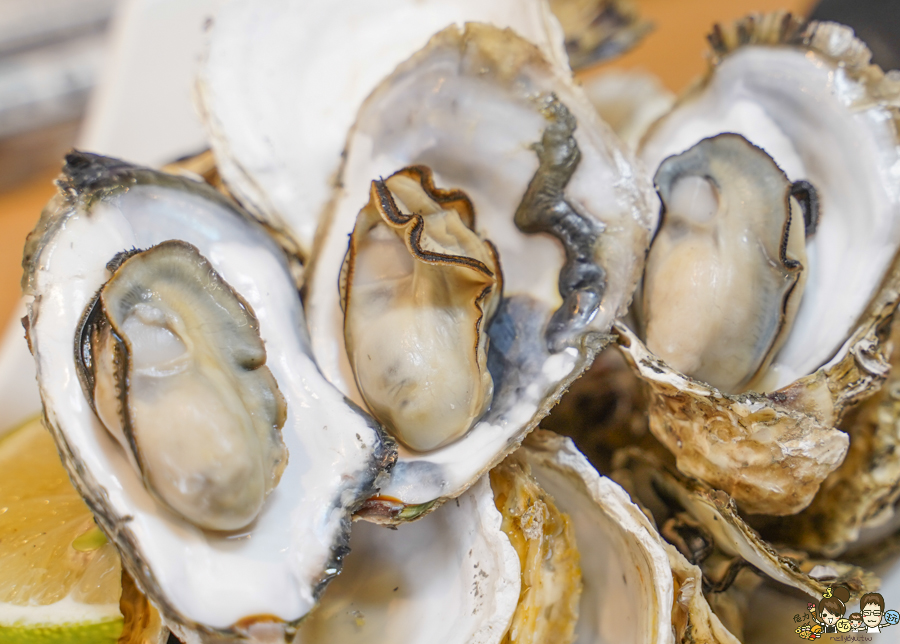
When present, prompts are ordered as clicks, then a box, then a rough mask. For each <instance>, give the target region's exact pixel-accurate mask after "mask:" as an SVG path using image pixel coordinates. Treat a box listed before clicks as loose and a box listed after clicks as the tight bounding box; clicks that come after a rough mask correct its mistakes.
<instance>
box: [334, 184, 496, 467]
mask: <svg viewBox="0 0 900 644" xmlns="http://www.w3.org/2000/svg"><path fill="white" fill-rule="evenodd" d="M407 210H409V211H411V214H407V213H406V212H405V211H407ZM474 225H475V213H474V210H473V207H472V203H471V202H470V201H469V200H468V199H467V198H466V196H465V195H464V194H462V193H457V192H452V191H443V190H437V189H436V188H435V187H434V183H433V182H432V178H431V171H430V170H428V169H427V168H424V167H412V168H406V169H404V170H400V171H399V172H396V173H394V174H393V175H391V176H390V177H388V178H387V179H385V180H383V181H382V180H375V181H373V182H372V188H371V191H370V195H369V203H368V204H367V205H366V207H365V208H363V210H362V211H361V212H360V214H359V218H358V219H357V220H356V225H355V226H354V228H353V233H352V234H351V235H350V247H349V249H348V250H347V255H346V257H345V258H344V267H343V269H342V279H341V310H342V311H343V312H344V341H345V342H344V343H345V346H346V347H347V354H348V357H349V359H350V366H351V367H352V369H353V374H354V376H355V377H356V385H357V387H358V388H359V392H360V395H361V396H362V397H363V398H364V399H365V401H366V405H367V406H368V408H369V409H370V410H372V413H373V414H374V415H375V417H376V418H377V419H378V420H379V421H381V422H382V423H383V424H384V425H385V426H386V427H387V428H388V429H389V431H390V432H391V434H392V435H394V436H395V437H397V438H398V439H400V440H401V441H403V443H404V444H405V445H407V446H408V447H410V448H411V449H413V450H418V451H428V450H432V449H435V448H437V447H441V446H443V445H446V444H447V443H449V442H452V441H453V440H455V439H457V438H459V437H460V436H462V435H463V434H465V433H466V432H467V431H468V430H469V428H470V427H471V426H472V423H473V422H474V421H475V420H476V419H477V418H479V417H480V416H481V415H482V414H483V413H484V412H485V410H486V409H487V408H488V406H489V405H490V404H491V399H492V397H493V394H494V386H493V381H492V380H491V374H490V372H489V371H488V369H487V346H488V339H487V333H485V330H486V329H487V328H488V325H490V323H491V321H492V320H493V318H494V314H495V313H496V312H497V306H498V304H499V303H500V293H501V292H502V283H503V282H502V277H501V273H500V267H499V265H498V263H497V251H496V250H495V249H494V247H493V245H491V243H490V242H485V241H482V240H481V239H479V237H478V235H477V234H476V233H475V232H474V230H472V228H473V227H474ZM398 344H400V345H402V346H403V347H404V348H405V351H404V352H403V353H401V354H398V353H397V352H396V351H395V350H394V347H396V346H397V345H398Z"/></svg>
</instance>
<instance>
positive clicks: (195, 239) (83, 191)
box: [24, 153, 394, 642]
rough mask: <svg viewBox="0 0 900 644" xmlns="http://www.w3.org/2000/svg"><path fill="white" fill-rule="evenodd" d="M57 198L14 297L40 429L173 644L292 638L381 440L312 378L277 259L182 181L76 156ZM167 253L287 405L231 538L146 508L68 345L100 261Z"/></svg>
mask: <svg viewBox="0 0 900 644" xmlns="http://www.w3.org/2000/svg"><path fill="white" fill-rule="evenodd" d="M59 186H60V194H59V196H57V197H56V198H55V199H54V200H53V201H51V203H50V204H49V206H48V207H47V209H46V210H45V211H44V213H43V215H42V217H41V220H40V222H39V224H38V226H37V228H36V229H35V231H34V232H33V233H32V234H31V235H30V237H29V240H28V245H27V247H26V251H25V259H24V266H25V277H24V287H25V289H26V292H27V293H29V294H31V295H32V296H33V297H34V300H33V302H32V303H31V305H30V307H29V316H28V320H27V325H28V337H29V340H30V347H31V350H32V352H33V354H34V357H35V360H36V363H37V371H38V380H39V386H40V391H41V398H42V400H43V403H44V410H45V415H46V419H47V423H48V426H49V427H50V429H51V432H52V433H53V435H54V438H55V439H56V441H57V446H58V448H59V451H60V454H61V456H62V458H63V462H64V465H65V466H66V469H67V471H68V473H69V475H70V477H71V478H72V480H73V482H74V484H75V486H76V487H77V488H78V490H79V492H80V493H81V494H82V495H83V496H84V498H85V500H86V502H87V503H88V505H89V506H90V507H91V510H92V511H93V512H94V514H95V517H96V519H97V522H98V524H99V525H100V527H101V528H102V529H103V531H104V532H105V533H106V535H107V536H108V538H109V539H110V541H112V542H113V543H114V544H115V545H116V546H117V548H118V549H119V551H120V553H121V555H122V561H123V564H124V566H125V568H126V569H127V570H128V571H129V573H130V574H131V575H132V576H133V577H134V579H135V581H136V583H137V584H138V586H139V587H140V588H141V589H142V590H143V591H144V592H145V593H146V594H147V596H148V597H149V598H150V600H151V601H152V602H153V603H154V604H155V605H156V606H157V607H158V608H159V609H160V611H161V613H162V615H163V618H164V620H165V623H166V625H167V626H169V628H170V629H171V630H172V631H173V632H174V633H176V634H177V635H178V636H179V637H180V638H182V639H183V640H184V641H186V642H198V641H201V640H205V639H215V638H217V637H222V638H232V639H234V640H238V641H239V640H241V639H242V638H248V639H252V638H254V637H263V636H265V635H266V634H267V633H268V634H269V635H270V636H271V635H273V634H274V635H277V636H280V637H284V636H285V634H290V633H292V632H293V628H294V624H295V623H296V622H297V621H298V620H299V619H300V618H302V617H303V616H304V615H306V613H307V612H308V611H309V610H310V608H311V607H312V606H313V604H314V603H315V601H316V598H317V596H318V594H319V593H320V592H321V590H322V587H323V586H324V584H325V583H326V582H327V581H328V580H329V579H330V578H331V577H333V576H334V575H335V574H336V573H337V572H338V571H339V570H340V565H341V559H342V557H343V556H344V554H345V553H346V547H347V546H346V544H347V533H348V531H349V527H350V513H351V512H352V511H353V510H354V509H355V508H356V507H357V506H358V505H359V504H360V503H362V501H363V500H364V499H365V498H366V497H368V496H369V495H371V494H372V493H373V492H374V491H375V489H376V479H377V477H378V475H379V474H380V473H381V472H382V471H383V470H384V468H385V467H386V466H388V465H390V463H391V460H392V458H393V457H394V453H393V448H392V444H391V442H390V441H389V440H385V439H383V437H382V436H381V434H380V430H379V429H378V428H377V427H376V426H375V424H374V423H373V422H372V421H371V419H369V418H368V417H366V416H365V415H364V414H361V413H359V412H358V410H356V409H355V408H353V406H352V405H348V404H347V403H346V400H345V399H344V398H343V396H342V395H341V394H340V393H339V392H337V391H336V390H334V389H333V388H332V387H331V386H330V385H329V384H328V383H327V382H326V381H325V380H324V379H323V378H322V377H321V375H320V374H319V373H318V371H317V369H316V367H315V364H314V363H313V361H312V359H311V357H310V353H309V345H308V340H307V337H306V333H305V326H304V318H303V310H302V308H301V305H300V301H299V298H298V297H297V293H296V289H295V286H294V282H293V279H292V277H291V274H290V270H289V267H288V262H287V260H286V258H285V256H284V254H283V252H282V251H281V249H280V248H279V247H278V246H277V245H276V244H275V243H274V242H273V241H272V239H271V238H270V237H269V236H268V235H266V233H265V232H264V231H263V230H262V229H261V228H260V227H259V226H258V225H257V224H255V223H254V222H252V221H251V220H249V218H248V217H246V215H244V214H243V213H242V212H241V211H239V210H237V209H236V208H235V206H234V205H233V204H232V203H231V202H230V201H228V200H226V199H225V198H223V197H222V196H221V195H220V194H218V193H217V192H215V191H214V190H212V189H211V188H209V187H208V186H205V185H203V184H200V183H197V182H194V181H191V180H187V179H182V178H178V177H173V176H170V175H165V174H162V173H158V172H154V171H152V170H148V169H144V168H138V167H135V166H131V165H129V164H126V163H123V162H120V161H117V160H115V159H108V158H105V157H99V156H95V155H89V154H83V153H73V154H70V155H69V156H68V157H67V164H66V166H65V168H64V176H63V177H62V179H61V180H60V182H59ZM172 239H175V240H181V241H183V242H187V243H188V244H190V245H192V246H193V247H195V248H196V249H197V251H198V252H199V253H200V254H201V255H202V256H203V257H205V258H206V261H208V262H209V263H210V264H211V265H212V267H213V268H214V269H215V271H216V272H217V273H218V274H219V275H220V276H221V278H222V279H223V280H224V281H225V283H227V284H228V285H229V286H230V288H232V289H234V291H235V292H236V293H238V294H239V295H240V298H242V300H243V301H244V302H246V304H247V305H248V306H249V307H252V310H253V312H254V313H255V317H256V319H257V320H258V323H259V335H260V337H261V339H262V341H263V342H264V343H265V346H266V350H267V352H268V360H267V363H266V364H267V367H268V368H269V370H270V371H271V375H272V376H273V377H274V380H275V381H276V382H277V385H278V388H279V390H280V391H281V393H282V394H283V395H284V397H285V399H286V401H287V417H286V420H285V422H284V426H283V430H282V435H283V438H284V442H285V444H286V445H287V448H288V450H289V451H290V459H289V462H288V464H287V467H286V468H285V469H284V472H283V474H282V476H281V481H280V483H279V485H278V487H277V488H276V489H275V490H274V491H273V492H272V493H271V494H270V495H269V497H268V498H267V499H266V501H265V504H264V507H263V509H262V511H261V513H260V514H259V516H258V517H257V518H256V519H255V520H254V521H253V523H251V524H250V525H249V526H248V527H246V528H244V529H242V530H241V531H238V532H213V531H209V530H201V529H199V528H197V527H195V526H193V525H191V524H190V523H188V522H187V521H185V520H184V519H182V518H181V517H180V516H178V515H176V514H174V513H172V512H171V511H169V510H168V509H166V508H165V507H164V506H163V505H161V504H159V503H157V502H156V500H155V499H154V498H153V497H152V496H151V495H150V493H148V491H147V490H146V488H145V487H144V486H143V484H142V481H141V479H140V477H139V476H138V475H137V474H136V473H135V471H134V470H133V469H132V467H131V465H130V464H129V461H128V458H127V457H126V455H125V452H124V451H123V450H122V448H121V446H120V445H119V443H118V442H117V441H116V439H115V438H113V437H112V435H110V433H108V432H107V430H106V429H105V428H104V427H103V425H102V424H101V423H100V420H99V419H98V418H97V416H96V415H95V413H94V411H93V409H92V405H91V402H90V401H88V400H87V399H86V398H85V392H84V390H83V389H82V387H81V385H80V384H79V377H78V369H77V367H76V363H75V351H74V348H75V342H76V334H77V331H78V328H79V325H80V323H81V320H82V318H83V316H84V314H85V310H86V308H88V306H89V304H91V301H92V298H94V296H95V293H97V291H98V289H99V288H100V287H101V286H102V285H103V283H104V282H105V281H106V280H107V279H108V278H109V270H108V268H107V264H108V262H109V261H110V260H111V259H113V258H115V257H116V256H117V255H119V254H120V253H121V252H122V251H128V250H131V249H133V248H148V247H151V246H155V245H156V244H159V243H161V242H165V241H167V240H172ZM113 268H114V266H113ZM186 413H200V414H202V410H186ZM279 634H280V635H279Z"/></svg>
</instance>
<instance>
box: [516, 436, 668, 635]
mask: <svg viewBox="0 0 900 644" xmlns="http://www.w3.org/2000/svg"><path fill="white" fill-rule="evenodd" d="M523 450H524V453H525V455H526V458H527V460H528V462H529V464H530V465H531V473H532V474H533V475H534V477H535V478H536V479H537V481H538V483H540V485H541V487H543V488H544V489H545V490H546V491H547V492H549V493H550V495H551V496H552V497H553V499H554V500H555V501H556V505H557V507H558V508H559V509H560V511H562V512H565V513H567V514H568V515H569V518H570V519H571V521H572V526H573V527H574V530H575V542H576V544H577V545H578V551H579V553H580V554H581V578H582V581H583V583H584V590H583V591H582V596H581V603H580V606H579V611H580V616H579V619H578V625H577V627H576V631H575V633H576V639H575V644H595V643H596V644H626V643H627V644H648V643H652V644H672V643H674V641H675V635H674V631H673V629H672V605H673V602H674V599H675V587H674V582H673V578H672V568H671V566H670V565H669V558H668V556H667V555H666V550H665V547H664V546H663V542H662V540H661V539H660V537H659V535H658V534H657V532H656V530H655V529H654V528H653V526H652V525H651V524H650V522H649V520H648V519H647V517H646V516H644V514H643V512H641V510H640V508H638V506H637V505H635V504H634V502H633V501H632V500H631V498H630V497H629V496H628V493H627V492H625V490H623V489H622V488H621V487H620V486H619V485H618V484H616V483H615V482H613V481H612V480H610V479H608V478H606V477H605V476H600V474H598V473H597V470H595V469H594V468H593V467H592V466H591V464H590V463H589V462H588V460H587V459H586V458H585V457H584V455H583V454H581V452H579V451H578V450H577V449H576V447H575V445H574V443H572V441H571V439H568V438H563V437H561V436H557V435H555V434H553V433H551V432H546V431H538V432H536V433H535V434H532V435H531V436H530V437H529V440H528V442H526V444H525V446H524V447H523Z"/></svg>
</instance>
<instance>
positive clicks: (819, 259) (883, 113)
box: [623, 13, 900, 515]
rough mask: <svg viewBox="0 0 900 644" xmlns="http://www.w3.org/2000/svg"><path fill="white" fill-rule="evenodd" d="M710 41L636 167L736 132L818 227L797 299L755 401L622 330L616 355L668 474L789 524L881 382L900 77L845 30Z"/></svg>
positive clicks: (761, 23) (736, 34)
mask: <svg viewBox="0 0 900 644" xmlns="http://www.w3.org/2000/svg"><path fill="white" fill-rule="evenodd" d="M711 42H712V44H713V48H714V58H713V67H712V69H711V70H710V72H709V74H708V75H707V77H706V78H705V79H703V81H702V82H701V83H699V84H698V85H696V86H695V87H694V88H693V89H691V90H690V91H689V92H688V93H687V94H685V95H684V96H683V97H682V98H681V99H679V101H678V103H677V104H676V106H675V107H674V108H673V109H672V111H671V112H669V114H667V115H666V116H664V117H662V118H661V119H660V120H659V121H658V122H657V123H656V124H655V125H654V126H653V127H652V128H651V129H650V131H649V132H648V133H647V134H646V136H645V137H644V140H643V142H642V144H641V148H640V151H639V156H640V158H641V159H642V160H643V161H644V163H645V165H646V166H647V167H648V168H650V169H651V170H653V169H655V168H657V167H658V166H659V165H660V163H661V162H662V161H663V160H664V159H666V158H668V157H670V156H672V155H675V154H679V153H681V152H683V151H685V150H687V149H689V148H691V147H693V146H694V145H695V144H697V143H698V141H701V140H702V139H705V138H708V137H712V136H716V135H718V134H720V133H722V132H732V133H736V134H739V135H741V136H743V137H745V138H746V139H747V140H748V141H749V142H750V143H752V144H754V145H755V146H758V147H759V148H761V149H762V150H764V151H765V152H766V153H767V154H768V155H769V156H771V157H772V159H774V161H775V163H777V164H778V166H779V167H780V168H781V169H782V170H783V171H784V172H785V174H786V175H787V177H788V179H789V181H791V182H794V185H798V182H807V183H808V184H809V185H811V186H812V187H813V189H814V191H815V194H816V195H817V197H818V199H817V201H818V212H819V218H818V221H817V223H816V225H813V226H812V227H809V226H808V227H807V239H806V255H807V258H808V259H807V261H806V265H805V266H804V271H806V272H807V273H808V275H807V278H806V282H805V291H804V293H803V297H802V299H801V301H800V303H799V308H798V310H797V314H796V319H795V320H794V322H793V324H792V325H791V328H790V330H789V331H788V332H787V335H786V340H785V341H784V344H783V345H782V346H781V348H780V349H778V348H777V346H775V348H774V349H772V354H771V355H769V356H767V357H765V358H764V360H763V362H761V363H760V364H764V363H765V361H766V360H771V363H770V366H768V367H767V368H766V367H764V368H763V371H762V372H760V373H758V374H756V375H755V377H754V382H753V383H752V384H751V386H752V388H753V389H756V390H760V391H763V392H767V393H764V394H757V393H753V392H752V391H749V392H747V393H745V394H739V395H735V394H737V392H728V391H720V390H718V389H716V388H714V387H712V386H710V385H708V384H706V383H703V382H701V381H700V380H699V379H697V378H691V377H689V376H688V375H683V374H680V373H678V372H677V371H676V370H674V369H672V368H671V367H670V366H669V365H666V364H665V363H664V362H662V361H660V360H658V359H656V357H655V356H653V355H652V354H650V353H649V352H647V350H646V347H645V346H644V344H643V343H642V342H639V341H636V338H634V337H629V334H628V333H627V332H626V333H624V334H623V338H626V339H625V340H624V343H623V344H624V345H626V346H624V350H625V351H626V352H629V353H630V354H631V360H632V362H633V363H634V364H635V365H636V366H637V368H638V369H639V371H640V373H641V375H642V377H645V378H647V379H648V381H649V382H650V386H651V388H652V389H653V390H654V392H655V395H656V400H655V401H654V403H652V406H651V429H652V430H653V432H654V434H655V435H656V436H657V437H658V438H659V439H660V440H661V441H662V442H663V443H664V444H666V446H667V447H669V449H670V450H672V451H673V453H674V454H675V455H676V457H677V459H678V467H679V469H681V470H682V471H683V472H685V473H686V474H689V475H690V476H694V477H697V478H700V479H702V480H704V481H706V482H708V483H709V484H711V485H713V486H714V487H717V488H720V489H724V490H726V491H727V492H728V493H729V494H731V495H732V496H733V497H734V498H735V500H736V501H737V502H738V504H739V505H740V506H741V507H742V508H744V509H745V510H747V511H750V512H760V513H768V514H777V515H784V514H792V513H796V512H798V511H800V510H801V509H802V508H804V507H806V506H807V505H808V504H809V502H810V501H811V500H812V497H813V495H814V493H815V491H816V490H817V489H818V486H819V485H820V483H821V482H822V480H823V479H824V478H825V477H826V476H827V475H828V474H829V473H830V472H832V471H833V470H834V469H835V468H836V467H837V465H838V464H839V463H840V462H841V460H842V459H843V457H844V455H845V454H846V450H847V438H846V436H845V435H844V434H843V433H841V432H839V431H838V430H835V429H834V427H835V425H836V424H838V423H839V421H840V419H841V418H842V417H843V415H844V414H845V413H846V412H847V410H848V409H850V408H852V407H853V406H854V405H855V404H856V403H858V402H859V401H860V400H862V399H864V398H866V397H867V396H870V395H871V394H872V393H874V392H875V391H877V389H878V388H879V387H880V386H881V384H882V383H883V381H884V379H885V377H886V376H887V373H888V365H887V360H886V356H885V348H884V341H885V339H886V337H887V334H888V333H889V328H890V323H891V320H892V317H893V312H894V310H895V308H896V305H897V303H898V301H900V287H898V278H900V269H898V261H897V248H898V246H900V198H898V193H897V191H896V189H895V181H894V179H893V176H892V170H891V168H893V167H895V165H896V163H897V161H900V146H898V139H897V127H896V118H897V109H898V105H900V79H898V78H897V77H896V75H895V73H894V72H891V73H889V74H885V73H884V72H882V70H881V69H880V68H878V67H876V66H873V65H870V64H869V59H870V53H869V51H868V49H867V48H866V46H865V45H864V44H863V43H862V42H860V41H859V40H857V39H856V38H854V37H853V33H852V31H851V30H850V29H848V28H846V27H843V26H841V25H836V24H832V23H817V22H810V23H805V22H803V21H801V20H798V19H796V18H793V17H791V16H790V15H788V14H785V13H774V14H768V15H762V16H760V15H755V16H751V17H749V18H746V19H744V20H741V21H738V22H736V23H734V24H733V25H729V26H720V27H717V28H716V31H715V32H714V34H713V36H712V37H711ZM773 69H777V70H778V73H777V74H774V73H772V70H773ZM792 194H793V193H792ZM652 252H653V251H652V250H651V254H652ZM770 306H780V304H778V303H775V304H771V305H770ZM699 314H700V315H703V316H711V315H713V313H712V312H701V313H699ZM684 333H691V330H690V329H685V331H684ZM767 350H768V349H767ZM725 419H727V420H725ZM723 421H724V422H723ZM710 426H713V427H715V428H716V430H715V431H710Z"/></svg>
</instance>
